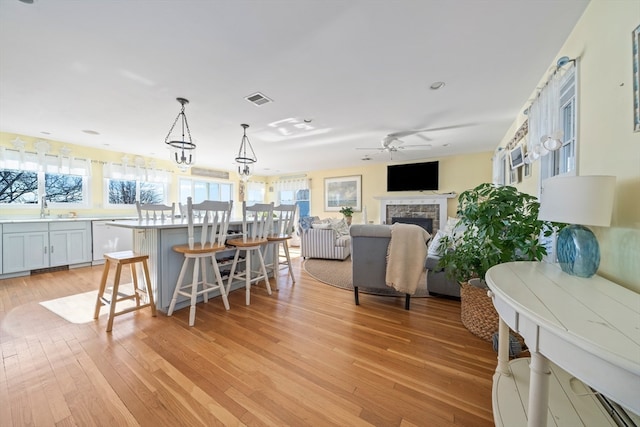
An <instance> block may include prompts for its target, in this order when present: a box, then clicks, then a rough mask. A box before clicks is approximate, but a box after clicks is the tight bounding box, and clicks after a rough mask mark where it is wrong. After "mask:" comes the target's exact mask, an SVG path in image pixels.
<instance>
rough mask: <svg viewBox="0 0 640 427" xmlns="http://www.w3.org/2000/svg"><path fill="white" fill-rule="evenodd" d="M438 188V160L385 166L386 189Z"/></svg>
mask: <svg viewBox="0 0 640 427" xmlns="http://www.w3.org/2000/svg"><path fill="white" fill-rule="evenodd" d="M429 190H430V191H434V190H438V162H437V161H435V162H424V163H407V164H404V165H388V166H387V191H429Z"/></svg>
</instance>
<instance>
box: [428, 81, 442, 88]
mask: <svg viewBox="0 0 640 427" xmlns="http://www.w3.org/2000/svg"><path fill="white" fill-rule="evenodd" d="M443 86H444V82H433V83H431V86H429V87H430V88H431V89H433V90H438V89H440V88H442V87H443Z"/></svg>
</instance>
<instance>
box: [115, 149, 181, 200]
mask: <svg viewBox="0 0 640 427" xmlns="http://www.w3.org/2000/svg"><path fill="white" fill-rule="evenodd" d="M142 163H143V162H142V161H140V159H138V161H137V164H136V165H129V164H128V162H126V161H124V162H123V163H121V164H118V163H107V164H105V165H104V168H103V175H104V182H105V185H104V188H105V197H104V200H105V201H106V203H105V206H107V207H123V206H130V205H134V204H135V203H136V201H140V203H143V204H144V203H161V204H168V200H167V199H168V189H169V181H170V180H171V175H170V173H169V172H167V171H163V170H159V169H155V168H153V166H150V167H144V166H143V165H142Z"/></svg>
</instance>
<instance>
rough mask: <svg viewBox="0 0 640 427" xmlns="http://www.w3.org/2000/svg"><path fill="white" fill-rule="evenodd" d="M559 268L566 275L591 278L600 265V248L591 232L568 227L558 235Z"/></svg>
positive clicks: (581, 227) (577, 226)
mask: <svg viewBox="0 0 640 427" xmlns="http://www.w3.org/2000/svg"><path fill="white" fill-rule="evenodd" d="M557 254H558V262H559V263H560V268H562V271H564V272H565V273H567V274H571V275H573V276H579V277H591V276H593V275H594V274H596V271H598V266H599V265H600V246H599V245H598V240H597V239H596V236H595V235H594V234H593V232H592V231H591V230H589V229H588V228H586V227H583V226H582V225H568V226H566V227H565V228H563V229H562V230H560V233H559V234H558V245H557Z"/></svg>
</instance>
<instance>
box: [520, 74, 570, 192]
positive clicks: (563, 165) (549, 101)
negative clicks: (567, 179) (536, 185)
mask: <svg viewBox="0 0 640 427" xmlns="http://www.w3.org/2000/svg"><path fill="white" fill-rule="evenodd" d="M570 64H571V65H570V66H569V68H567V69H563V68H558V69H557V70H556V71H555V72H554V73H553V74H552V76H551V77H550V78H549V80H548V82H547V83H546V84H545V86H544V87H543V88H542V89H541V90H540V93H539V94H538V96H537V97H536V99H535V100H534V102H533V103H532V104H531V107H530V108H529V138H528V142H527V151H528V154H527V161H528V162H529V163H530V162H534V161H536V160H540V178H541V181H542V180H544V179H546V178H550V177H553V176H556V175H575V173H576V154H577V152H578V140H577V138H576V119H577V112H576V105H577V100H576V97H577V85H576V66H575V62H571V63H570ZM554 144H557V146H555V147H554V148H555V149H549V148H550V147H553V145H554Z"/></svg>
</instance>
